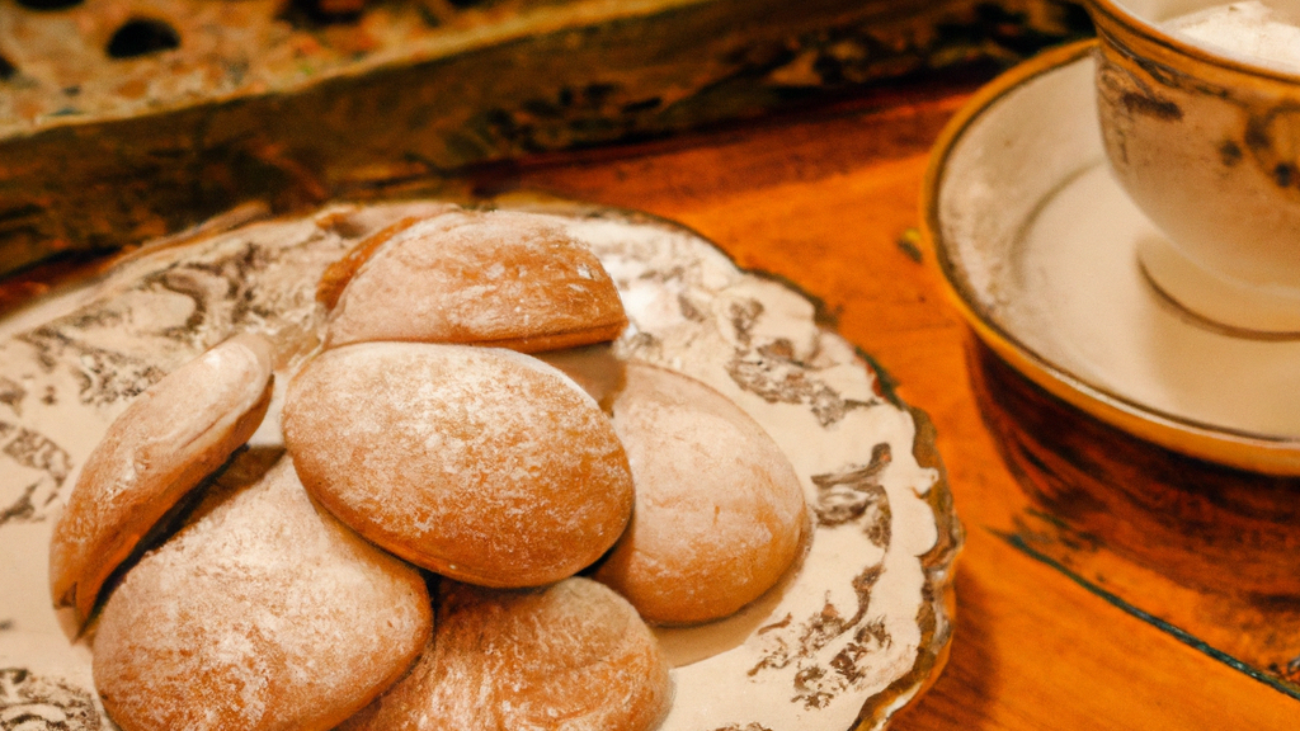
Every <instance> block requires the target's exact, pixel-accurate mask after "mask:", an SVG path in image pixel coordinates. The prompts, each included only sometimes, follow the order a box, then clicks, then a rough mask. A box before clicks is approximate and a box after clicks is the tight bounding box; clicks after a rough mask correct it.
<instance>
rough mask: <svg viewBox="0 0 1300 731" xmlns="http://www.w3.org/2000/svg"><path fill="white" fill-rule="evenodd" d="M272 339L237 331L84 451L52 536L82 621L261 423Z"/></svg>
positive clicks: (53, 563) (59, 577)
mask: <svg viewBox="0 0 1300 731" xmlns="http://www.w3.org/2000/svg"><path fill="white" fill-rule="evenodd" d="M270 399H271V345H270V343H268V342H267V341H266V340H265V339H264V338H262V337H260V336H257V335H251V334H243V335H236V336H235V337H233V338H230V339H229V340H226V341H225V342H223V343H221V344H220V345H217V346H216V347H214V348H212V349H211V350H209V351H207V352H206V353H204V354H203V355H201V356H199V357H198V358H196V359H195V360H192V361H190V362H189V363H187V364H185V365H183V366H181V367H180V368H178V369H176V370H175V371H172V372H171V373H169V374H168V375H167V376H165V377H164V378H163V379H162V380H160V381H158V382H157V383H155V384H154V385H153V386H151V387H150V388H149V389H147V390H146V391H145V392H144V393H142V394H140V396H139V397H138V398H137V399H136V400H135V401H134V402H132V403H131V405H130V406H129V407H128V408H127V409H126V411H124V412H122V414H121V415H120V416H118V418H117V419H116V420H115V421H114V422H113V423H112V424H111V425H110V426H109V429H108V432H107V433H106V434H105V435H104V438H103V440H102V441H100V443H99V445H98V446H96V447H95V450H94V451H93V452H92V453H91V454H90V457H89V458H87V460H86V463H85V465H84V466H83V467H82V470H81V474H80V476H79V477H78V478H77V483H76V486H75V487H74V488H73V490H72V494H71V495H70V496H69V498H68V504H67V505H66V506H65V507H64V510H63V513H62V514H61V515H60V517H59V520H58V523H56V525H55V527H54V536H53V538H52V539H51V541H50V588H51V593H52V594H53V596H54V601H55V604H56V605H58V606H71V607H73V608H74V609H75V610H76V613H77V618H78V620H79V621H81V622H84V621H85V619H86V618H87V617H88V616H89V615H90V612H91V609H92V608H93V606H94V604H95V598H96V596H97V595H98V594H99V590H100V587H101V586H102V585H103V583H104V581H105V580H106V579H107V578H108V576H109V575H110V574H112V573H113V571H114V570H115V569H116V568H117V567H118V565H119V564H120V563H121V562H122V561H123V560H125V559H126V558H127V557H128V556H129V555H130V554H131V552H132V551H133V550H134V549H135V547H136V545H137V544H138V543H139V542H140V540H141V538H143V537H144V536H145V535H146V534H147V533H149V531H150V530H152V529H153V527H154V526H155V524H157V523H158V521H159V520H161V519H162V518H163V517H164V516H165V515H166V514H167V512H168V511H169V510H171V508H172V507H174V506H175V505H176V503H177V502H178V501H180V499H181V498H182V497H184V496H185V494H186V493H188V492H189V491H190V490H191V489H193V488H194V487H195V486H196V485H198V483H199V482H200V481H201V480H202V479H203V478H204V477H206V476H207V475H208V474H209V473H211V472H212V471H213V470H215V469H216V468H217V467H218V466H220V465H221V463H222V462H225V461H226V459H227V458H229V457H230V455H231V453H232V452H234V450H235V449H237V448H238V447H240V446H241V445H242V444H244V442H246V441H248V438H249V437H250V436H251V435H252V434H253V432H254V431H256V430H257V427H258V425H259V424H261V422H262V417H263V416H265V415H266V409H267V407H268V405H269V404H270Z"/></svg>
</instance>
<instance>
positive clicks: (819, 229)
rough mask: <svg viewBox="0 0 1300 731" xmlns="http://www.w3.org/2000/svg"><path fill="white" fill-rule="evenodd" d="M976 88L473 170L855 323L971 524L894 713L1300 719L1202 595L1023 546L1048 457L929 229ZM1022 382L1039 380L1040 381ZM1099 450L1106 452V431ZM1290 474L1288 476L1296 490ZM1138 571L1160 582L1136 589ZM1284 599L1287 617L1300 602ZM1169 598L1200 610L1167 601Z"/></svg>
mask: <svg viewBox="0 0 1300 731" xmlns="http://www.w3.org/2000/svg"><path fill="white" fill-rule="evenodd" d="M972 86H973V85H972V84H970V83H964V84H949V85H944V86H933V85H931V86H928V87H925V88H912V89H911V90H910V91H904V92H882V93H880V94H879V95H877V96H875V97H873V98H871V99H867V100H859V101H857V102H853V103H851V104H844V105H840V106H838V107H832V108H821V109H816V110H805V111H803V112H800V113H797V114H794V115H792V116H789V117H786V118H783V119H776V120H765V121H761V122H756V123H752V124H748V125H742V126H738V127H729V128H727V129H720V130H714V131H710V132H705V133H697V134H693V135H691V136H688V137H680V138H676V139H672V140H670V141H664V142H656V143H650V144H642V145H638V146H630V147H621V148H614V149H604V150H600V151H593V152H587V153H578V154H570V155H565V156H561V157H556V158H550V159H540V160H531V161H524V162H522V163H519V164H515V165H512V166H509V167H504V168H501V167H498V168H494V169H491V170H484V171H480V172H479V173H478V174H476V175H474V176H472V180H473V182H474V184H475V185H476V186H477V189H478V192H480V193H488V194H493V193H499V192H501V191H503V190H509V189H512V188H524V189H531V190H542V191H547V192H551V193H556V194H559V195H563V196H569V197H576V198H580V199H585V200H590V201H594V202H598V203H603V204H608V205H614V206H625V207H630V208H638V209H642V210H645V211H649V212H651V213H655V214H658V215H662V216H666V217H669V218H672V219H675V220H677V221H680V222H682V223H685V224H687V225H689V226H691V227H694V228H695V229H697V230H698V231H700V232H702V233H703V234H705V235H706V236H708V237H710V238H712V239H713V240H715V241H716V242H718V243H719V244H720V245H721V246H722V247H723V248H724V249H725V250H727V251H728V252H730V253H731V254H732V255H733V256H734V257H735V258H736V259H737V260H738V262H739V263H740V264H741V265H742V266H745V267H754V268H759V269H764V270H767V271H769V272H773V273H775V274H778V275H781V276H783V277H786V278H788V279H789V280H791V281H793V282H794V283H796V284H797V285H799V286H801V287H802V288H804V289H805V290H807V291H808V292H810V293H812V294H814V295H815V296H817V297H820V298H821V299H822V300H823V301H824V302H825V305H826V307H827V309H828V310H829V311H831V312H832V313H834V314H836V315H837V316H838V318H839V330H840V331H841V332H842V333H843V334H844V335H845V336H847V337H848V338H849V339H850V340H851V341H853V342H855V343H857V344H858V345H860V346H861V347H862V348H864V349H865V350H866V351H867V352H868V353H869V354H870V355H872V356H873V357H874V358H876V359H877V360H878V361H879V363H880V364H882V365H883V367H884V368H885V370H886V371H887V372H888V374H889V375H890V376H891V377H892V378H893V380H894V381H895V382H896V384H897V392H898V394H899V395H900V396H901V397H902V398H903V400H905V401H906V402H908V403H910V404H912V405H914V406H917V407H919V408H921V409H922V410H924V411H926V412H927V413H928V414H929V415H930V417H931V418H932V419H933V421H934V423H935V425H936V426H937V429H938V445H939V449H940V451H941V453H942V455H943V457H944V459H945V461H946V465H947V471H948V476H949V480H950V482H951V485H952V490H953V493H954V495H955V499H956V504H957V510H958V514H959V516H960V517H961V519H962V521H963V523H964V524H965V527H966V539H967V543H966V547H965V550H964V553H963V554H962V556H961V558H960V559H959V561H958V571H957V579H956V591H957V601H958V612H957V620H958V626H957V631H956V637H955V640H954V641H953V644H952V651H951V658H950V661H949V663H948V665H947V668H946V670H945V671H944V672H943V674H942V675H941V677H940V678H939V679H938V681H937V682H936V683H935V684H934V686H933V688H932V689H931V690H930V691H929V692H928V694H927V695H926V696H925V697H924V698H922V699H921V700H920V701H919V702H918V703H916V704H915V706H914V707H912V708H911V709H909V710H908V711H906V712H905V713H904V714H902V715H901V716H900V717H899V718H898V720H897V722H896V724H895V725H894V727H895V728H897V729H899V730H900V731H914V730H919V729H1034V730H1040V729H1085V728H1086V729H1144V730H1148V731H1149V730H1151V729H1202V728H1206V729H1210V728H1213V729H1238V728H1240V729H1294V728H1300V701H1297V700H1296V698H1295V697H1292V696H1290V695H1288V692H1287V690H1288V689H1287V688H1285V687H1283V686H1281V685H1279V684H1278V683H1277V682H1276V679H1275V678H1272V677H1271V676H1270V677H1264V678H1263V680H1261V679H1258V678H1255V677H1251V676H1250V675H1249V674H1248V672H1249V671H1251V668H1249V667H1240V663H1238V665H1239V667H1234V666H1233V663H1232V658H1230V657H1227V656H1228V655H1231V654H1232V653H1224V652H1222V651H1220V650H1219V649H1218V645H1217V644H1216V643H1213V642H1209V643H1207V642H1205V641H1203V638H1201V637H1200V636H1198V635H1196V634H1195V633H1182V632H1180V627H1181V626H1184V625H1187V624H1188V623H1191V624H1194V625H1196V626H1200V627H1205V628H1208V629H1214V628H1215V627H1216V625H1215V624H1214V622H1215V621H1216V619H1215V618H1214V617H1208V618H1207V617H1205V616H1201V615H1198V614H1188V615H1186V616H1185V617H1184V616H1183V615H1180V614H1179V608H1180V607H1188V606H1191V604H1192V602H1191V601H1190V600H1189V599H1188V597H1192V598H1195V597H1196V596H1198V595H1197V593H1196V590H1194V589H1188V588H1186V587H1184V586H1182V584H1179V583H1178V582H1171V581H1168V580H1166V579H1165V578H1163V577H1162V576H1161V574H1160V571H1159V570H1151V569H1150V567H1149V566H1146V565H1144V567H1137V568H1134V565H1133V562H1131V561H1127V562H1126V561H1125V560H1122V559H1123V556H1121V558H1120V559H1114V560H1111V561H1110V563H1109V564H1107V563H1106V562H1105V561H1102V562H1101V564H1099V565H1101V566H1102V568H1100V569H1097V568H1095V567H1093V568H1091V569H1089V570H1090V571H1093V573H1089V574H1086V575H1085V574H1083V573H1080V572H1079V571H1075V570H1072V569H1070V568H1069V566H1070V565H1072V564H1070V563H1069V562H1068V561H1063V560H1062V559H1058V558H1053V556H1052V555H1051V554H1050V552H1041V551H1036V550H1035V549H1034V548H1033V547H1032V546H1031V545H1029V544H1026V543H1025V541H1024V540H1023V536H1024V533H1023V531H1024V527H1025V525H1026V524H1027V523H1026V521H1027V520H1038V521H1039V522H1041V521H1043V520H1049V522H1050V521H1051V520H1056V519H1058V518H1060V517H1061V516H1053V515H1050V514H1047V513H1045V512H1044V509H1043V508H1042V501H1041V500H1039V501H1037V502H1034V501H1031V500H1030V498H1029V497H1028V495H1029V494H1030V492H1032V491H1027V490H1025V489H1024V488H1022V483H1021V481H1018V479H1017V477H1016V475H1017V474H1019V475H1020V476H1021V478H1022V480H1027V481H1028V482H1026V484H1029V483H1031V482H1032V474H1028V473H1026V471H1025V470H1026V465H1027V464H1028V465H1030V467H1032V466H1033V464H1037V462H1036V461H1035V460H1034V459H1030V460H1029V461H1028V462H1024V461H1022V463H1021V464H1019V465H1017V466H1015V468H1014V470H1013V468H1012V467H1009V466H1008V462H1007V461H1005V460H1004V458H1003V456H1002V449H1001V447H1003V446H1006V442H1007V440H1008V438H1011V439H1012V440H1013V441H1014V439H1015V438H1016V437H1017V435H1016V434H1015V433H1014V429H1015V428H1016V427H1015V423H1016V422H1015V421H1014V420H1012V421H1010V422H1008V421H1007V419H1005V418H1002V417H1005V416H1006V414H1001V415H999V414H998V413H996V412H997V411H998V408H999V407H998V406H997V404H998V403H999V402H1000V401H999V394H998V392H997V390H996V389H993V388H992V387H991V386H990V385H989V384H990V378H992V380H993V381H997V380H998V379H999V378H1003V379H1004V380H1005V377H1006V376H1007V374H1006V373H1004V372H1000V371H998V369H997V367H996V363H994V364H993V367H992V370H989V368H988V367H985V368H983V369H977V371H976V373H977V375H979V378H977V379H976V381H977V382H978V383H979V384H980V386H979V388H976V387H974V386H973V385H972V378H971V377H970V376H969V375H968V373H969V371H968V361H969V362H971V363H981V362H985V363H986V366H987V358H988V354H987V353H985V352H982V351H981V350H979V348H978V347H976V346H975V345H974V343H973V337H972V335H971V334H970V332H969V331H968V329H967V327H966V326H965V324H964V323H963V322H962V321H961V319H960V318H959V317H958V315H957V312H956V310H955V308H954V307H952V306H951V305H950V303H949V301H948V300H947V297H946V294H945V292H944V289H943V287H942V282H941V278H940V276H939V274H938V271H937V269H936V267H935V266H934V257H933V254H932V253H931V252H929V251H926V250H924V246H923V245H922V244H921V243H920V242H919V241H918V240H917V237H916V236H915V227H916V226H917V225H918V222H919V211H918V195H919V190H920V187H921V181H922V178H923V175H924V171H925V168H926V164H927V158H928V152H929V149H930V147H931V145H932V144H933V142H934V140H935V139H936V137H937V136H938V134H939V132H940V130H941V128H942V126H943V125H944V124H945V122H946V121H947V120H948V119H949V117H950V116H951V115H952V114H953V113H954V112H955V111H956V110H957V109H958V108H959V107H960V105H961V104H962V103H963V102H964V101H965V100H966V99H967V98H968V97H969V94H970V92H971V90H972ZM1012 377H1013V378H1014V374H1012ZM1026 388H1028V389H1029V390H1027V391H1026V390H1025V389H1026ZM1011 390H1013V391H1016V390H1019V391H1021V392H1024V393H1028V394H1030V395H1031V396H1033V394H1034V393H1035V392H1034V391H1033V389H1032V388H1030V387H1027V386H1025V385H1024V384H1014V383H1013V384H1012V386H1011ZM1035 398H1037V397H1035ZM1040 405H1041V406H1042V407H1043V408H1046V409H1048V410H1049V411H1051V410H1052V409H1057V411H1051V414H1052V418H1053V419H1056V420H1057V421H1056V422H1054V423H1055V426H1056V427H1057V428H1059V429H1060V430H1061V431H1062V433H1066V434H1073V433H1076V432H1075V431H1073V430H1074V428H1075V427H1080V428H1081V430H1082V431H1081V432H1080V433H1082V432H1087V433H1099V434H1101V437H1100V438H1101V439H1102V440H1103V441H1105V440H1113V441H1115V442H1116V443H1121V442H1122V443H1123V444H1124V445H1125V446H1126V448H1129V449H1135V450H1137V451H1138V452H1139V453H1141V452H1142V450H1145V449H1147V447H1146V446H1145V445H1141V444H1134V443H1132V440H1125V437H1124V435H1120V434H1117V433H1112V432H1109V431H1107V430H1106V429H1105V428H1100V429H1098V428H1097V427H1099V426H1100V425H1097V424H1093V423H1091V422H1089V421H1088V420H1087V419H1086V418H1085V417H1083V416H1082V415H1080V414H1078V413H1077V412H1073V411H1072V410H1069V409H1060V408H1059V404H1053V403H1051V402H1050V401H1043V402H1042V404H1040ZM1034 408H1037V407H1034ZM982 412H983V413H985V414H988V415H989V416H990V417H991V418H989V419H985V418H982ZM1072 420H1074V421H1072ZM987 424H993V425H997V424H1001V425H1002V428H1003V429H1005V428H1010V429H1012V430H1013V431H1012V432H1006V431H997V430H994V429H990V427H989V426H987ZM1007 424H1011V426H1010V427H1007ZM995 434H997V436H995ZM1019 436H1022V437H1029V438H1033V437H1034V436H1035V435H1033V434H1022V435H1019ZM1047 442H1048V443H1049V447H1050V440H1047ZM1094 447H1095V448H1096V449H1097V450H1099V451H1100V452H1101V453H1105V452H1106V451H1107V450H1106V444H1101V445H1100V446H1098V445H1094ZM1023 451H1024V450H1021V452H1019V453H1020V454H1022V455H1023ZM1008 453H1010V452H1008ZM1152 458H1153V459H1156V460H1157V461H1158V460H1165V461H1166V462H1168V461H1169V460H1170V459H1172V460H1173V463H1174V464H1175V468H1176V471H1178V470H1183V469H1188V470H1192V471H1193V472H1194V471H1195V470H1197V469H1199V468H1198V467H1197V465H1195V464H1194V463H1191V462H1190V461H1180V460H1179V459H1178V458H1176V457H1174V458H1170V457H1168V456H1167V455H1160V454H1158V453H1156V454H1155V455H1154V457H1152ZM1039 467H1042V465H1041V464H1039ZM1211 471H1213V470H1211ZM1081 474H1082V473H1081ZM1138 474H1141V473H1140V472H1139V473H1138ZM1180 474H1181V472H1180ZM1084 477H1085V478H1086V477H1087V475H1084ZM1139 479H1140V478H1139ZM1294 488H1295V485H1294V484H1293V483H1289V482H1286V483H1283V484H1281V486H1280V487H1278V489H1279V490H1282V491H1283V493H1284V494H1285V495H1291V494H1293V493H1295V494H1300V493H1296V492H1295V490H1294ZM1057 507H1060V506H1057ZM1062 509H1063V510H1064V511H1065V512H1066V513H1068V512H1069V510H1068V506H1067V507H1066V508H1062ZM1069 517H1070V516H1069V515H1068V514H1067V515H1065V516H1064V519H1066V520H1068V518H1069ZM1297 532H1300V531H1297ZM1100 540H1102V541H1103V542H1104V540H1105V536H1104V535H1103V536H1102V538H1101V539H1100ZM1067 544H1068V542H1067ZM1067 549H1068V545H1067ZM1067 555H1068V551H1067ZM1112 558H1113V557H1112ZM1139 558H1141V557H1139ZM1125 567H1127V568H1125ZM1105 571H1127V573H1126V575H1125V577H1124V581H1121V582H1119V583H1118V584H1116V586H1117V587H1119V588H1117V589H1115V592H1116V593H1111V591H1110V590H1109V589H1107V586H1109V585H1108V584H1107V583H1106V575H1105V574H1104V572H1105ZM1117 575H1118V574H1117ZM1143 582H1147V583H1148V584H1150V585H1151V590H1150V591H1149V592H1145V591H1142V592H1139V593H1138V594H1136V595H1135V594H1134V593H1133V592H1132V591H1130V590H1131V589H1132V588H1133V587H1134V586H1137V587H1138V588H1139V589H1141V588H1142V587H1143ZM1148 601H1149V602H1150V604H1151V606H1148V604H1147V602H1148ZM1273 601H1275V602H1277V606H1279V607H1283V608H1286V611H1288V612H1292V613H1294V612H1293V609H1294V607H1295V606H1296V605H1297V604H1300V601H1298V600H1294V599H1290V600H1288V599H1286V598H1276V597H1274V598H1273ZM1152 606H1154V607H1155V609H1152ZM1196 606H1198V607H1199V606H1201V605H1200V604H1197V605H1196ZM1207 606H1208V605H1207ZM1161 608H1163V609H1161ZM1164 609H1167V610H1168V612H1167V613H1168V614H1170V615H1171V616H1174V617H1175V618H1180V617H1181V618H1183V619H1185V620H1186V621H1184V622H1182V624H1181V625H1180V624H1179V623H1178V622H1174V621H1173V620H1170V619H1169V618H1168V617H1164V616H1162V615H1163V613H1165V612H1164ZM1144 612H1152V613H1153V614H1155V616H1148V615H1146V614H1144ZM1284 613H1285V612H1284ZM1229 614H1231V613H1229ZM1234 616H1235V615H1234ZM1287 616H1290V615H1287ZM1229 619H1231V618H1229ZM1266 619H1267V618H1266ZM1225 621H1227V620H1225ZM1197 623H1199V624H1197ZM1230 623H1231V622H1229V624H1230ZM1218 629H1219V630H1221V631H1220V635H1222V637H1224V638H1226V639H1225V641H1226V640H1230V639H1231V638H1232V637H1233V636H1234V633H1235V630H1234V629H1233V628H1232V627H1230V626H1219V627H1218ZM1258 629H1259V628H1258V627H1257V628H1256V631H1258ZM1243 631H1244V630H1243ZM1274 641H1275V642H1281V643H1282V644H1283V645H1285V644H1286V643H1287V642H1291V646H1293V647H1294V646H1295V645H1296V644H1297V643H1296V642H1292V641H1291V640H1290V639H1289V638H1288V637H1282V638H1280V639H1278V638H1274ZM1295 654H1300V652H1297V653H1295ZM1275 670H1277V668H1275ZM1278 672H1285V668H1283V669H1282V670H1279V671H1278ZM1257 674H1258V673H1257ZM1275 675H1276V673H1275Z"/></svg>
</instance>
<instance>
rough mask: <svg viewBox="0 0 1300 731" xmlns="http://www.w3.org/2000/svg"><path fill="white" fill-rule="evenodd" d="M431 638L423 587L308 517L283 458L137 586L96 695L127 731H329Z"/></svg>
mask: <svg viewBox="0 0 1300 731" xmlns="http://www.w3.org/2000/svg"><path fill="white" fill-rule="evenodd" d="M432 623H433V617H432V607H431V605H430V601H429V595H428V591H427V589H426V588H425V584H424V580H423V578H422V577H421V576H420V574H419V572H418V571H416V570H415V569H414V568H413V567H411V566H409V565H407V564H405V563H403V562H401V561H399V560H398V559H396V558H394V557H392V556H390V555H388V554H386V553H384V552H383V551H380V550H379V549H377V548H375V547H374V546H372V545H370V544H369V543H367V542H366V541H364V540H363V539H361V538H360V537H359V536H357V535H356V534H355V533H353V532H352V531H351V530H349V529H348V528H346V527H345V526H343V525H341V524H340V523H339V522H338V521H337V520H335V519H334V518H333V517H331V516H330V515H329V514H328V513H326V512H325V511H323V510H321V509H319V508H318V507H317V506H316V505H314V504H313V503H312V502H311V500H310V499H309V498H308V497H307V494H306V492H305V491H304V490H303V489H302V486H301V484H300V483H299V482H298V479H297V476H296V475H295V473H294V470H293V467H292V465H291V464H290V462H289V460H288V459H284V460H281V461H280V462H279V464H277V465H276V466H275V467H273V468H272V469H271V471H270V472H269V473H267V475H266V476H265V477H263V478H262V480H261V481H259V482H257V483H255V484H254V485H252V486H250V487H248V488H246V489H244V490H242V491H240V492H238V493H236V494H234V495H233V497H229V498H228V499H226V500H225V501H224V502H221V503H220V504H219V505H217V506H216V507H214V508H212V509H211V510H210V511H209V512H207V513H206V514H205V515H203V516H202V517H200V518H199V519H198V520H197V521H196V522H194V523H193V524H192V525H190V526H188V527H187V528H185V529H184V530H182V531H181V532H180V533H179V534H177V535H176V536H175V537H174V538H173V539H172V540H170V541H169V542H167V543H165V544H164V545H163V546H162V547H161V548H159V549H157V550H156V551H154V552H152V553H150V554H148V555H147V556H145V557H144V558H143V559H142V560H141V561H140V563H139V564H137V565H136V566H134V567H133V568H132V569H131V570H130V571H129V572H128V573H127V575H126V578H125V579H124V580H123V582H122V584H121V586H119V587H118V589H117V590H116V591H114V592H113V594H112V595H111V596H110V597H109V599H108V602H107V603H106V604H105V606H104V610H103V612H102V614H101V615H100V620H99V625H98V630H97V633H96V636H95V640H94V676H95V685H96V687H98V689H99V692H100V696H101V698H102V699H103V702H104V708H105V709H106V710H107V711H108V713H109V715H110V716H111V717H112V718H113V720H114V721H115V722H116V723H117V724H118V725H119V726H121V727H122V729H124V731H172V730H174V729H186V730H187V731H273V730H280V729H295V730H296V731H324V730H325V729H330V728H333V727H334V726H336V725H337V724H339V723H340V722H342V721H343V720H344V719H346V718H347V717H349V716H351V715H352V714H354V713H356V711H357V710H359V709H361V708H363V707H365V706H366V705H367V704H369V703H370V702H371V701H373V700H374V699H375V697H377V696H378V695H379V694H380V693H381V692H383V691H384V690H386V689H387V688H388V687H389V686H391V685H392V684H393V683H394V682H396V681H397V679H398V678H399V677H401V676H402V675H403V674H404V673H405V672H406V671H407V670H408V669H409V668H410V667H411V664H412V663H413V662H414V661H415V659H416V657H418V655H419V653H420V650H421V648H422V647H423V646H424V644H425V643H426V642H427V640H428V637H429V635H430V633H431V631H432Z"/></svg>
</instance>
